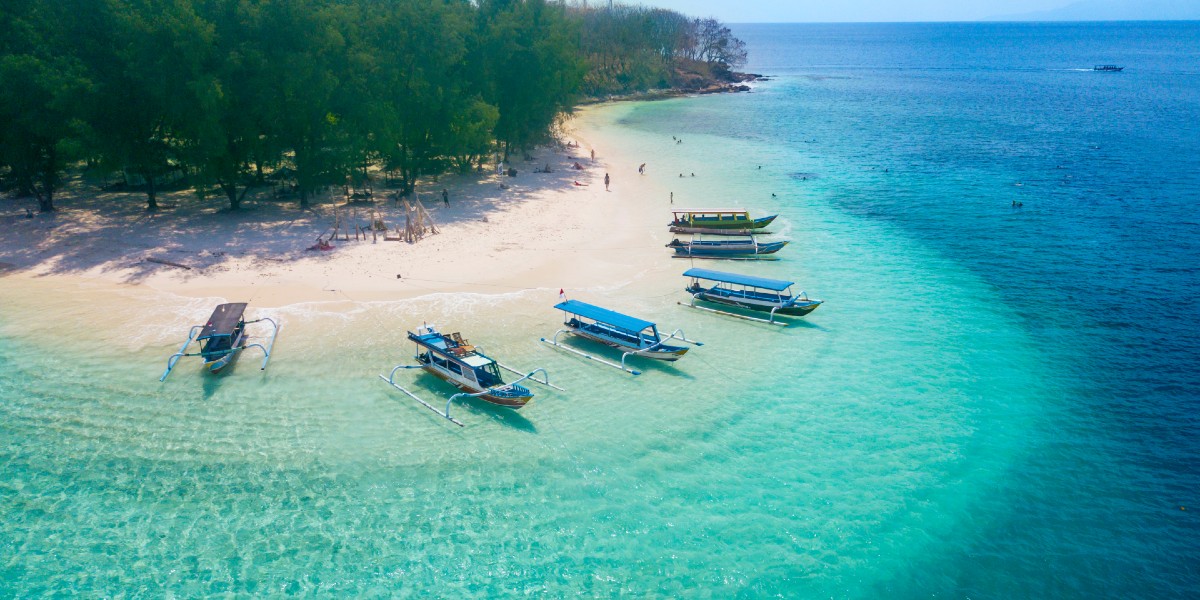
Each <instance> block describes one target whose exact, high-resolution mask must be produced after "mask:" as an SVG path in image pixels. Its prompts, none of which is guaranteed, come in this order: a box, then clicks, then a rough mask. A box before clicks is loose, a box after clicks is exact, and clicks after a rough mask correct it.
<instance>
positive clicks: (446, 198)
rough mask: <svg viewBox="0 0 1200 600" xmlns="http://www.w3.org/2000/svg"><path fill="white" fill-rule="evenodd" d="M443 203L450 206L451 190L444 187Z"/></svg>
mask: <svg viewBox="0 0 1200 600" xmlns="http://www.w3.org/2000/svg"><path fill="white" fill-rule="evenodd" d="M442 204H445V205H446V206H450V192H449V190H447V189H446V188H442Z"/></svg>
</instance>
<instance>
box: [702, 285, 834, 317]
mask: <svg viewBox="0 0 1200 600" xmlns="http://www.w3.org/2000/svg"><path fill="white" fill-rule="evenodd" d="M689 291H692V290H689ZM693 293H694V297H695V298H696V299H697V300H701V301H704V302H709V303H712V304H721V305H723V306H732V307H734V308H741V309H745V310H752V311H756V312H764V313H769V312H771V309H775V314H776V315H784V316H788V317H803V316H805V315H807V314H808V313H811V312H812V311H814V310H817V307H819V306H821V301H820V300H808V301H804V300H801V301H799V302H796V303H795V304H792V305H790V306H781V307H779V308H776V306H777V305H775V304H772V303H769V302H765V301H755V300H753V299H749V298H730V297H728V296H722V295H719V294H710V293H707V292H693Z"/></svg>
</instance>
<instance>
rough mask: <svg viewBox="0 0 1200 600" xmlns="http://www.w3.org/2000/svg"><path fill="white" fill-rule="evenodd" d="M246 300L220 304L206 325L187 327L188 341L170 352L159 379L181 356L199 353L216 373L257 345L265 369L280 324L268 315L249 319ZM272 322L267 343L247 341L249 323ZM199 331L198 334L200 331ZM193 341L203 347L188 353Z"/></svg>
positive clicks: (208, 367)
mask: <svg viewBox="0 0 1200 600" xmlns="http://www.w3.org/2000/svg"><path fill="white" fill-rule="evenodd" d="M245 313H246V303H245V302H234V303H229V304H221V305H219V306H217V308H216V309H214V310H213V313H212V315H211V316H209V317H208V321H207V322H206V323H205V324H204V325H193V326H192V328H191V330H189V331H188V338H187V341H185V342H184V343H183V347H181V348H180V349H179V352H176V353H175V354H172V355H171V358H169V359H167V370H166V371H163V374H162V377H159V378H158V380H159V381H164V380H166V378H167V376H168V375H170V374H171V370H172V369H174V368H175V363H177V362H179V359H180V358H183V357H185V356H199V357H201V358H203V359H204V367H205V368H206V369H208V370H209V371H212V372H213V373H217V372H220V370H221V369H224V368H225V367H226V366H228V365H229V363H231V362H233V361H234V359H236V358H237V357H238V355H239V354H241V353H242V351H244V350H246V349H249V348H258V349H259V350H262V351H263V361H262V368H261V369H262V370H265V369H266V368H267V361H269V360H271V349H272V348H274V347H275V338H276V336H278V335H279V324H278V323H276V322H275V321H274V320H272V319H269V318H266V317H264V318H261V319H255V320H253V321H247V320H246V318H245ZM264 322H265V323H270V324H271V327H272V329H273V331H272V332H271V341H270V342H268V343H267V345H266V346H263V345H262V344H247V343H246V342H247V335H246V326H247V325H252V324H254V323H264ZM197 331H198V332H199V334H198V335H197ZM192 342H199V343H200V351H199V352H195V353H191V354H189V353H188V351H187V349H188V346H191V345H192Z"/></svg>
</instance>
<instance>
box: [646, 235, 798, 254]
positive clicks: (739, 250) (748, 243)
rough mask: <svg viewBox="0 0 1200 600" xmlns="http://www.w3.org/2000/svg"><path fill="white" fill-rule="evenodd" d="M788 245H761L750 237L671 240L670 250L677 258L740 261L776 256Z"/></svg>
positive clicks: (768, 243) (771, 243) (778, 243)
mask: <svg viewBox="0 0 1200 600" xmlns="http://www.w3.org/2000/svg"><path fill="white" fill-rule="evenodd" d="M786 245H787V242H786V241H782V242H765V243H760V242H758V241H757V240H755V239H754V236H750V237H748V238H746V239H744V240H698V239H693V240H692V241H690V242H683V241H680V240H679V239H674V240H671V243H669V244H667V247H668V248H673V249H674V250H675V258H731V259H739V260H747V259H753V258H757V257H760V256H766V255H768V254H775V253H776V252H779V251H780V250H782V249H783V247H784V246H786Z"/></svg>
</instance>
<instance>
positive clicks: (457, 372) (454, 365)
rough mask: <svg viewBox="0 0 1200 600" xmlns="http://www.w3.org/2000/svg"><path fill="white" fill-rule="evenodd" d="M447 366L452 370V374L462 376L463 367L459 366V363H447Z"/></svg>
mask: <svg viewBox="0 0 1200 600" xmlns="http://www.w3.org/2000/svg"><path fill="white" fill-rule="evenodd" d="M446 365H447V367H448V368H449V369H450V372H451V373H454V374H455V375H462V367H460V366H458V363H456V362H447V363H446Z"/></svg>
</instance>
